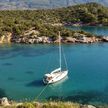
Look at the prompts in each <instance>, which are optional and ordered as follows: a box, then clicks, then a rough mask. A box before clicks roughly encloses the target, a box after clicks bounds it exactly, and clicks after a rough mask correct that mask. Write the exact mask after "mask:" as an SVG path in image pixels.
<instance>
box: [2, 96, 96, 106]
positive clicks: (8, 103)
mask: <svg viewBox="0 0 108 108" xmlns="http://www.w3.org/2000/svg"><path fill="white" fill-rule="evenodd" d="M0 108H97V107H95V106H93V105H82V104H78V103H72V102H61V101H59V102H56V101H54V102H51V101H50V102H37V101H33V102H20V103H18V102H15V101H9V100H8V98H7V97H3V98H1V99H0Z"/></svg>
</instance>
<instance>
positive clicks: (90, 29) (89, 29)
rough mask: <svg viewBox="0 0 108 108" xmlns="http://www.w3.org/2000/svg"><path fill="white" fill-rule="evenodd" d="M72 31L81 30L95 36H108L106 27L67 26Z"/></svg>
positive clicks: (107, 27)
mask: <svg viewBox="0 0 108 108" xmlns="http://www.w3.org/2000/svg"><path fill="white" fill-rule="evenodd" d="M67 28H69V29H72V30H83V31H86V32H89V33H93V34H95V35H102V36H108V26H77V27H76V26H67Z"/></svg>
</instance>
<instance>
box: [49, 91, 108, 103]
mask: <svg viewBox="0 0 108 108" xmlns="http://www.w3.org/2000/svg"><path fill="white" fill-rule="evenodd" d="M72 94H73V95H72ZM47 99H48V100H61V101H72V102H78V103H81V104H89V103H94V102H101V103H105V104H108V95H107V96H106V95H105V94H104V93H103V92H98V91H88V92H82V91H80V92H77V93H71V94H70V95H69V96H67V97H59V96H50V97H48V98H47Z"/></svg>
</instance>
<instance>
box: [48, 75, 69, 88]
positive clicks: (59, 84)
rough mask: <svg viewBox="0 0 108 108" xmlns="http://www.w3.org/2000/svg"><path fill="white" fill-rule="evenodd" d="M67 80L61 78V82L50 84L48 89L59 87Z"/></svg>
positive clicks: (66, 78)
mask: <svg viewBox="0 0 108 108" xmlns="http://www.w3.org/2000/svg"><path fill="white" fill-rule="evenodd" d="M67 80H68V76H66V77H65V78H63V79H62V80H60V81H58V82H56V83H53V84H50V85H49V87H51V88H52V87H56V86H61V85H63V84H64V82H66V81H67Z"/></svg>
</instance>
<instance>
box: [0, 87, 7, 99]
mask: <svg viewBox="0 0 108 108" xmlns="http://www.w3.org/2000/svg"><path fill="white" fill-rule="evenodd" d="M2 97H7V95H6V93H5V90H3V89H2V88H0V98H2Z"/></svg>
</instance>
